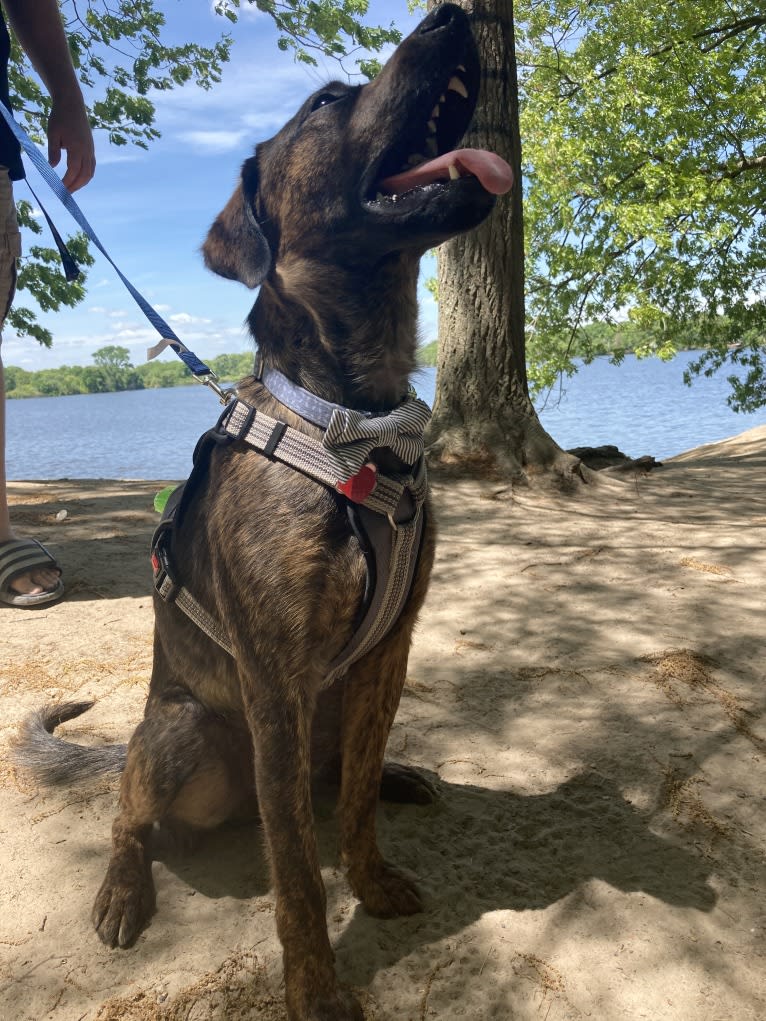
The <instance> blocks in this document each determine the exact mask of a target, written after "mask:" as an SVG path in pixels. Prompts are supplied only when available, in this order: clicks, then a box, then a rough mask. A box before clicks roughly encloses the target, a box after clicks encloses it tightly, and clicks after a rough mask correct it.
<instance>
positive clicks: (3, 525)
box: [0, 167, 61, 597]
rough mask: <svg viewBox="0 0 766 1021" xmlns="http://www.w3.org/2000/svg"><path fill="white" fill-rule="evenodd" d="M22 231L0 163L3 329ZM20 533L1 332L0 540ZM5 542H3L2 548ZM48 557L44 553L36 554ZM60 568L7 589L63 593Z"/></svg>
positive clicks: (40, 569)
mask: <svg viewBox="0 0 766 1021" xmlns="http://www.w3.org/2000/svg"><path fill="white" fill-rule="evenodd" d="M20 250H21V246H20V235H19V228H18V224H17V222H16V208H15V206H14V202H13V189H12V187H11V182H10V179H9V177H8V174H7V171H6V170H5V168H4V167H0V313H1V314H2V319H0V330H2V323H3V322H4V320H5V316H6V315H7V313H8V310H9V308H10V306H11V302H12V301H13V293H14V289H15V286H16V259H17V257H18V255H19V253H20ZM18 538H19V537H18V536H17V535H16V533H15V532H14V530H13V527H12V525H11V516H10V509H9V507H8V487H7V480H6V469H5V375H4V372H3V360H2V334H1V333H0V544H2V543H7V542H9V541H11V540H14V539H18ZM1 551H2V546H0V552H1ZM37 559H38V560H43V561H44V560H45V558H44V557H39V556H38V557H37ZM60 574H61V571H60V570H59V569H58V568H54V567H52V566H42V565H41V566H35V567H33V568H31V569H30V570H28V571H24V573H23V574H19V575H15V576H14V577H12V578H11V579H10V581H6V582H5V584H4V586H3V587H4V590H5V592H6V594H9V595H10V596H11V597H13V596H14V594H16V595H43V594H48V593H50V594H51V595H54V594H55V596H58V595H59V594H60V582H59V576H60Z"/></svg>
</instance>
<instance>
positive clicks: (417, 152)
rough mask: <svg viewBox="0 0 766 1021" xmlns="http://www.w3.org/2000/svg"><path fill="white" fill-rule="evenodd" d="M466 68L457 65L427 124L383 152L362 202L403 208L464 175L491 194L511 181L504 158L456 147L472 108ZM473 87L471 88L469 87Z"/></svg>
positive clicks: (377, 208) (388, 209)
mask: <svg viewBox="0 0 766 1021" xmlns="http://www.w3.org/2000/svg"><path fill="white" fill-rule="evenodd" d="M468 78H469V75H468V73H467V72H466V68H465V67H464V66H463V65H462V64H461V65H458V66H457V67H456V68H455V70H454V71H453V73H452V74H451V75H450V77H449V81H448V84H447V85H446V87H445V88H444V90H443V91H442V92H441V94H440V95H439V97H438V99H437V100H436V102H435V103H434V105H433V108H432V109H431V113H430V116H429V117H428V118H427V119H426V121H425V124H424V125H423V126H422V127H420V128H419V129H417V128H416V130H415V132H414V133H413V132H410V133H408V134H407V135H406V137H405V138H403V139H401V140H400V141H399V142H397V143H396V144H395V145H394V146H393V147H392V148H391V149H390V150H389V151H388V152H387V153H386V155H385V156H384V158H383V161H382V163H381V165H380V167H379V169H378V171H377V172H376V174H375V184H374V185H373V187H372V188H371V189H370V190H369V193H368V194H367V197H366V201H365V206H366V208H367V209H369V210H370V211H371V212H376V213H389V214H390V213H394V212H396V211H401V212H405V211H406V210H408V209H412V208H413V207H415V206H417V205H419V204H420V201H421V200H424V199H427V198H428V197H430V196H431V195H433V194H434V193H435V192H437V191H445V190H447V189H449V188H450V186H451V185H452V184H453V183H454V182H456V181H459V180H461V179H463V178H466V177H471V178H475V179H476V180H477V181H478V182H479V184H481V186H482V188H484V190H485V191H487V192H489V193H490V194H491V195H503V194H504V193H505V192H507V191H508V190H509V189H510V188H511V185H512V184H513V174H512V172H511V168H510V167H509V166H508V164H507V163H506V161H505V160H504V159H502V158H501V157H500V156H497V155H496V154H495V153H493V152H487V151H485V150H482V149H456V150H453V148H452V147H453V146H454V145H455V144H456V143H458V142H459V140H460V138H462V136H463V134H464V132H465V130H466V127H467V125H468V120H469V119H470V116H471V114H472V112H473V107H474V103H475V97H472V96H471V94H470V91H469V89H470V88H471V86H470V84H469V83H468V82H467V79H468ZM471 91H472V90H471Z"/></svg>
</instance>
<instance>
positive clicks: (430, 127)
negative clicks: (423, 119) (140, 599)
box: [428, 120, 436, 135]
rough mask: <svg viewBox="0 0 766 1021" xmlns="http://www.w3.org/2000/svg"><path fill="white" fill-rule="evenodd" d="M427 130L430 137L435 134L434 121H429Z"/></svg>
mask: <svg viewBox="0 0 766 1021" xmlns="http://www.w3.org/2000/svg"><path fill="white" fill-rule="evenodd" d="M428 130H429V131H430V132H431V134H432V135H435V134H436V121H434V120H431V121H429V122H428Z"/></svg>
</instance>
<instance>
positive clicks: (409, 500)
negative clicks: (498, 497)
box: [152, 369, 431, 685]
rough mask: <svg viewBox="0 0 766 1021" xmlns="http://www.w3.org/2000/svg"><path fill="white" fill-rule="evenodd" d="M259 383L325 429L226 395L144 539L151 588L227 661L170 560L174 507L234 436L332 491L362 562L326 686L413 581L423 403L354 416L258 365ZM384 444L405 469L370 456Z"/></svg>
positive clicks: (380, 628)
mask: <svg viewBox="0 0 766 1021" xmlns="http://www.w3.org/2000/svg"><path fill="white" fill-rule="evenodd" d="M260 381H261V382H262V383H263V385H264V386H265V387H266V389H267V390H268V391H269V392H270V393H271V394H272V396H274V397H275V398H276V399H277V400H278V401H280V403H282V404H284V405H285V406H286V407H289V408H290V409H291V410H292V411H294V412H295V413H296V414H298V415H300V416H301V417H302V418H304V419H306V420H307V421H309V422H311V423H312V424H313V425H316V426H319V427H320V428H322V429H324V434H323V436H322V438H321V439H314V438H313V437H311V436H307V435H306V434H305V433H303V432H301V431H300V430H298V429H294V428H292V427H291V426H288V425H287V424H286V423H285V422H281V421H280V420H278V419H275V418H272V417H271V416H270V415H266V414H264V413H263V412H261V411H258V410H257V409H255V408H253V407H252V406H251V405H249V404H247V403H245V402H244V401H242V400H240V399H239V397H237V396H233V397H231V398H230V399H229V401H228V403H227V405H226V409H225V410H224V412H223V414H222V415H221V418H220V419H219V422H218V425H217V426H216V428H215V429H214V430H211V431H210V433H206V434H205V435H204V436H203V437H202V438H201V439H200V442H199V443H198V445H197V450H196V451H195V468H194V471H193V472H192V475H191V477H190V479H189V481H188V483H186V484H185V485H184V486H182V487H179V489H178V490H176V491H175V492H174V493H173V495H172V496H171V498H170V500H169V501H168V504H167V507H166V511H165V515H164V516H163V520H162V522H161V523H160V526H159V527H158V529H157V531H156V532H155V535H154V539H153V542H152V564H153V567H154V585H155V588H156V590H157V592H158V593H159V595H160V596H161V597H162V598H163V599H164V600H165V601H167V602H174V603H175V604H176V605H177V606H178V607H179V609H181V610H182V611H183V612H184V613H185V614H186V615H187V616H188V617H189V618H190V620H192V621H193V622H194V623H195V624H196V625H197V626H198V627H199V628H201V630H202V631H204V632H205V634H207V635H208V637H210V638H212V639H213V641H215V642H216V643H217V644H218V645H219V646H220V647H221V648H222V649H224V650H225V651H226V652H227V653H228V654H229V655H230V656H232V657H235V653H234V649H233V646H232V643H231V639H230V636H229V634H228V632H227V630H226V627H225V625H224V624H223V623H221V622H220V621H218V620H217V619H216V618H215V617H214V616H213V615H212V614H210V613H209V612H208V611H207V610H206V609H205V607H203V606H202V604H201V603H200V602H199V601H198V600H197V599H196V598H195V597H194V596H193V595H192V593H191V592H190V591H189V590H188V589H187V588H186V587H185V586H184V585H183V583H182V581H181V580H180V575H179V571H178V570H177V565H176V564H175V558H174V556H173V551H172V547H173V532H174V529H175V528H176V527H177V525H178V522H179V519H180V514H179V508H181V507H183V504H184V502H185V501H188V499H190V497H191V492H192V491H193V489H194V488H196V485H195V482H196V479H197V478H198V477H199V475H200V474H201V473H202V472H204V471H206V470H207V464H206V462H207V459H208V455H209V451H210V450H211V449H212V447H213V446H215V445H218V444H220V443H222V442H224V443H225V442H231V441H234V440H242V441H243V442H245V443H247V444H248V446H250V447H252V448H253V449H254V450H257V451H258V452H259V453H260V454H262V455H263V456H264V457H268V458H270V459H271V460H274V461H280V462H281V463H282V464H286V465H288V466H289V467H291V468H293V469H294V470H296V471H299V472H300V473H301V474H303V475H306V476H307V477H308V478H311V479H313V480H314V481H315V482H318V483H320V484H321V485H323V486H326V487H327V488H328V489H332V490H333V491H335V492H337V493H339V494H340V498H341V499H343V500H344V501H345V502H346V505H347V510H348V514H349V519H350V521H351V526H352V528H353V530H354V532H355V533H356V535H357V538H358V539H359V541H360V545H361V547H362V549H363V551H364V553H365V559H366V563H367V586H366V593H365V600H364V604H363V608H362V614H361V620H360V622H359V624H358V627H357V628H356V630H355V632H354V634H353V635H352V637H351V639H350V640H349V642H348V643H347V645H346V647H345V648H344V649H343V650H342V651H341V652H340V653H339V654H338V655H337V656H336V657H335V659H334V660H333V661H332V662H331V663H330V664H329V666H328V671H327V674H326V676H325V681H324V683H325V685H329V684H330V683H332V681H334V680H335V679H336V678H337V677H340V676H341V675H342V674H344V673H345V672H346V670H347V669H348V668H349V667H350V666H351V664H352V663H355V662H356V661H357V660H359V659H361V657H362V656H364V655H365V654H366V653H367V652H369V651H370V650H371V649H372V648H374V646H375V645H377V644H378V642H380V641H381V640H382V639H383V638H384V637H385V636H386V635H387V634H388V633H389V631H390V630H391V629H392V627H393V626H394V624H395V623H396V621H397V620H398V619H399V616H400V614H401V612H402V609H403V608H404V605H405V603H406V601H407V597H408V596H409V593H410V589H411V587H412V580H413V577H414V574H415V567H416V564H417V560H418V554H419V552H420V548H421V544H422V538H423V524H424V516H425V515H424V512H423V504H424V502H425V498H426V493H427V489H428V482H427V477H426V466H425V458H424V456H423V430H424V429H425V426H426V424H427V423H428V420H429V418H430V415H431V411H430V408H429V407H428V405H427V404H426V403H425V402H424V401H421V400H420V399H419V398H417V396H416V395H415V394H414V391H411V392H410V394H409V395H408V396H407V397H406V398H405V400H404V401H402V402H401V403H400V404H399V405H397V407H396V408H394V409H393V410H392V411H390V412H388V413H385V414H376V413H373V412H360V411H355V410H353V409H350V408H345V407H343V406H341V405H338V404H332V403H331V402H329V401H324V400H322V399H321V398H319V397H316V396H315V395H314V394H311V393H309V392H308V391H307V390H304V389H303V388H301V387H299V386H296V384H294V383H293V382H291V380H289V379H288V378H287V377H286V376H284V375H283V374H282V373H280V372H278V371H277V370H274V369H265V370H263V372H262V373H261V374H260ZM381 448H384V449H389V450H391V451H392V452H393V453H394V454H395V455H396V456H397V457H398V458H399V459H400V460H401V461H402V462H403V463H405V464H409V465H411V468H409V470H407V471H405V472H403V473H388V474H383V473H381V472H378V471H377V470H376V469H375V466H374V465H373V464H371V462H369V460H368V458H369V456H370V453H371V451H372V450H376V449H381Z"/></svg>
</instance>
